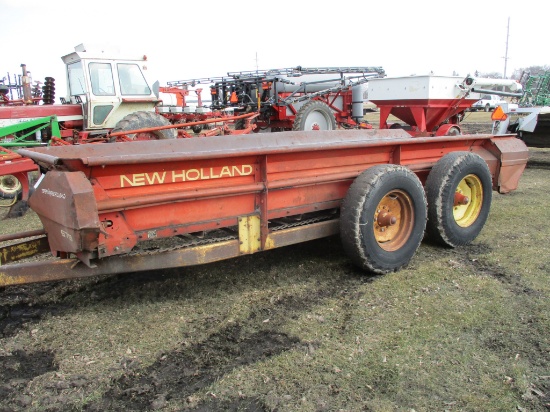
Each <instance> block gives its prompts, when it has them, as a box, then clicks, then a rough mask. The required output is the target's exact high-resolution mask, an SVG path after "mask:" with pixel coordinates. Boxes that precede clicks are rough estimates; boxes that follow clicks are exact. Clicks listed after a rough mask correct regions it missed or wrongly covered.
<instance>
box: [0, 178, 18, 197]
mask: <svg viewBox="0 0 550 412" xmlns="http://www.w3.org/2000/svg"><path fill="white" fill-rule="evenodd" d="M21 190H22V186H21V182H20V181H19V180H18V179H17V178H16V177H15V176H12V175H3V176H0V198H2V199H13V198H14V197H16V196H17V195H18V194H19V193H20V192H21Z"/></svg>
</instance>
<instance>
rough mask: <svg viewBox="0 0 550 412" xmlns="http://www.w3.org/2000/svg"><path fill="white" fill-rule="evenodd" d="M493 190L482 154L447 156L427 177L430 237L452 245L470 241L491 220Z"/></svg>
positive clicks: (456, 153) (461, 153)
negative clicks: (489, 218)
mask: <svg viewBox="0 0 550 412" xmlns="http://www.w3.org/2000/svg"><path fill="white" fill-rule="evenodd" d="M492 193H493V192H492V178H491V172H490V171H489V167H488V166H487V163H486V162H485V161H484V160H483V159H482V158H481V156H479V155H477V154H475V153H470V152H453V153H449V154H446V155H445V156H443V157H442V158H441V159H440V160H439V161H438V162H437V163H436V164H435V166H434V167H433V168H432V170H431V171H430V174H429V175H428V178H427V179H426V197H427V199H428V225H427V228H426V230H427V233H428V235H429V237H430V239H433V240H434V241H436V242H437V243H440V244H442V245H445V246H450V247H456V246H462V245H467V244H468V243H470V242H471V241H472V240H474V239H475V238H476V237H477V236H478V235H479V232H481V229H483V226H484V225H485V222H486V221H487V217H488V216H489V210H490V208H491V200H492Z"/></svg>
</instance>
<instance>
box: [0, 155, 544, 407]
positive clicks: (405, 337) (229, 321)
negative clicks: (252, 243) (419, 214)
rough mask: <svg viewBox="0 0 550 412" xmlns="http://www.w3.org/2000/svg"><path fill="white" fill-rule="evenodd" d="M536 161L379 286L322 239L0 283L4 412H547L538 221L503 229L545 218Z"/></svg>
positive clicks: (0, 399) (28, 221)
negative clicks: (476, 224) (213, 258)
mask: <svg viewBox="0 0 550 412" xmlns="http://www.w3.org/2000/svg"><path fill="white" fill-rule="evenodd" d="M549 169H550V150H536V151H532V152H531V157H530V163H529V168H528V169H527V171H526V175H525V176H524V177H523V178H522V181H521V185H520V189H521V190H518V193H514V194H513V195H510V196H508V197H503V198H497V199H496V201H495V206H494V208H495V211H494V212H491V213H492V215H491V219H492V221H491V223H490V225H489V228H487V229H485V230H484V232H483V236H482V237H481V238H480V239H479V240H476V242H474V244H472V245H470V246H467V247H464V248H458V249H455V250H448V249H441V248H438V247H435V246H433V245H430V244H429V243H424V244H423V245H422V246H421V249H420V250H419V252H418V256H417V258H415V260H414V262H412V263H411V265H410V267H408V268H407V269H405V270H403V271H401V272H399V273H396V274H391V275H387V276H384V277H371V276H365V275H364V274H362V273H359V272H358V271H357V270H356V269H355V268H353V267H352V266H351V264H350V263H349V261H348V260H347V258H346V256H345V255H344V253H343V251H342V250H341V247H340V244H339V240H338V239H335V238H330V239H324V240H319V241H314V242H309V243H306V244H303V245H297V246H294V247H289V248H284V249H280V250H275V251H272V252H268V253H265V254H260V255H254V256H247V257H243V258H239V259H233V260H230V261H226V262H219V263H215V264H211V265H206V266H201V267H195V268H187V269H184V270H177V269H174V270H166V271H158V272H148V273H140V274H125V275H112V276H101V277H95V278H90V279H83V280H73V281H62V282H49V283H43V284H34V285H26V286H18V287H6V288H3V289H0V411H20V410H46V411H72V410H86V411H118V410H132V411H143V410H192V411H212V410H223V411H226V410H227V411H294V410H303V411H332V410H345V411H355V410H373V411H377V410H380V411H383V410H387V411H393V410H404V411H405V410H407V411H410V410H418V411H421V410H472V411H475V410H508V411H517V410H526V411H544V410H550V409H549V408H550V396H549V392H550V359H549V358H550V354H549V350H550V346H549V342H548V336H549V334H550V330H549V325H550V323H549V320H548V309H549V305H548V298H549V294H548V288H547V287H546V286H545V285H547V284H548V281H547V280H548V273H549V272H550V263H549V259H550V258H549V256H550V254H548V251H549V249H548V244H547V243H546V244H541V243H542V242H538V245H534V244H532V243H529V239H533V238H534V237H535V232H536V231H537V230H539V229H540V230H542V231H543V232H544V231H546V230H547V229H548V225H547V226H543V225H542V223H541V225H539V226H536V225H535V226H533V227H534V228H535V229H533V228H530V229H528V228H527V227H526V226H525V227H523V229H522V230H517V229H510V232H506V230H505V228H506V226H509V227H510V228H512V227H513V224H512V223H511V222H515V221H516V220H518V218H517V216H516V215H512V216H510V215H509V213H512V211H514V210H515V208H517V209H518V213H519V216H520V217H521V218H523V219H529V220H530V221H531V223H533V224H534V222H532V221H533V220H534V219H539V218H540V219H545V220H548V213H547V212H545V211H544V210H543V209H542V208H541V206H536V201H539V202H541V203H540V204H541V205H544V204H546V206H547V205H548V204H550V203H549V201H550V194H548V192H549V191H548V185H549V184H550V173H549V172H548V170H549ZM544 193H546V197H542V196H544ZM533 194H536V196H537V199H539V198H538V196H541V198H540V199H539V200H536V199H535V196H534V195H533ZM501 199H502V200H501ZM529 203H532V204H529ZM537 207H538V208H537ZM521 208H526V209H525V211H522V210H521ZM529 212H530V213H529ZM2 213H4V212H2ZM544 213H546V214H544ZM514 216H516V217H514ZM15 221H17V222H20V225H23V224H24V225H27V226H28V227H21V230H24V229H28V228H32V227H33V226H35V225H36V224H37V220H36V219H35V217H33V216H32V212H29V214H27V215H26V216H25V217H24V218H21V219H20V220H10V221H9V222H8V221H3V222H4V223H5V226H4V230H5V229H6V228H7V227H8V226H10V225H13V224H14V222H15ZM537 228H538V229H537ZM541 228H542V229H541ZM491 231H493V233H494V236H493V235H492V234H491ZM528 231H531V236H530V237H529V238H527V237H524V235H525V233H524V232H528ZM497 232H498V234H497ZM545 233H546V234H545ZM545 233H540V234H539V235H540V236H541V237H542V239H544V238H546V241H548V236H547V235H548V232H547V231H546V232H545ZM537 236H538V235H537ZM514 239H515V240H514ZM524 247H525V248H526V249H525V250H523V248H524ZM536 247H538V249H536V250H534V249H535V248H536ZM516 253H517V255H516ZM523 255H525V256H527V255H529V256H535V258H530V260H525V261H523V260H522V258H523ZM525 259H527V258H525ZM537 260H538V262H535V261H537ZM525 262H532V264H533V265H534V266H533V268H534V269H531V266H529V265H531V263H529V264H527V263H525ZM541 277H542V278H543V279H541ZM484 406H485V407H484ZM480 408H481V409H480Z"/></svg>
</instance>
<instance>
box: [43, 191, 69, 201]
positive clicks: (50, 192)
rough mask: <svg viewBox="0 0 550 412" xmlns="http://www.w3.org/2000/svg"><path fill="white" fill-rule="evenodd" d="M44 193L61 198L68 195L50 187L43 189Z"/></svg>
mask: <svg viewBox="0 0 550 412" xmlns="http://www.w3.org/2000/svg"><path fill="white" fill-rule="evenodd" d="M42 193H43V194H45V195H48V196H52V197H58V198H60V199H65V198H66V197H67V195H66V194H65V193H59V192H54V191H53V190H50V189H42Z"/></svg>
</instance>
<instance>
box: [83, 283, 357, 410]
mask: <svg viewBox="0 0 550 412" xmlns="http://www.w3.org/2000/svg"><path fill="white" fill-rule="evenodd" d="M363 282H364V281H363V280H362V279H360V278H359V277H358V276H357V277H354V276H353V275H351V276H349V277H348V278H347V282H345V283H347V284H345V285H343V282H342V279H335V280H334V281H333V282H332V283H330V284H329V285H327V284H321V285H319V286H318V287H317V288H316V289H313V290H311V291H310V293H308V294H307V295H306V296H294V295H287V296H283V297H281V298H279V299H277V300H275V301H274V302H271V301H269V302H265V303H264V304H261V305H259V306H258V307H256V308H254V309H253V311H252V312H251V314H250V315H249V317H248V319H246V320H244V321H241V322H235V323H234V324H231V325H228V326H226V327H223V328H222V329H221V330H219V331H217V332H215V333H212V334H211V335H210V336H208V337H207V338H206V339H204V340H203V341H201V342H197V343H194V344H192V345H190V346H185V345H184V344H181V345H180V346H179V347H178V348H176V349H174V350H173V351H171V352H169V353H164V354H162V355H160V356H159V358H158V359H157V360H156V361H155V363H154V364H152V365H151V366H149V367H147V368H135V369H130V368H129V369H128V370H126V371H125V373H124V374H123V375H122V376H121V377H120V378H118V379H117V380H115V381H113V382H112V386H111V389H109V390H108V391H107V392H106V393H105V394H104V395H103V398H102V399H101V400H99V401H97V402H94V403H92V404H89V405H87V406H86V410H90V411H99V410H122V409H126V408H130V409H136V410H144V409H150V408H160V407H162V406H164V405H165V404H166V403H167V402H170V401H171V402H173V403H175V404H176V405H177V406H181V405H183V408H184V409H185V410H193V411H209V410H228V411H233V410H234V411H237V410H249V411H264V410H267V408H266V407H265V405H264V404H263V403H262V402H261V401H260V400H258V399H251V398H239V397H237V398H235V399H230V400H223V401H222V400H219V399H215V398H213V399H211V400H209V401H207V402H205V403H200V404H195V401H194V400H193V399H194V394H196V393H197V392H199V391H201V390H202V389H204V388H206V387H208V386H210V385H211V384H212V383H214V382H215V381H217V380H219V379H221V378H222V377H223V376H224V375H227V374H229V373H231V372H232V371H233V370H235V369H238V368H240V367H242V366H245V365H250V364H254V363H257V362H262V361H264V360H266V359H269V358H271V357H273V356H277V355H280V354H282V353H284V352H287V351H291V350H303V351H311V350H315V349H316V347H318V345H319V343H317V342H305V341H302V340H301V339H300V338H299V337H297V336H290V335H287V334H286V333H283V332H280V329H281V328H282V327H283V326H284V325H285V324H286V323H288V322H290V321H291V320H292V319H294V318H296V316H299V315H300V314H301V313H304V312H307V311H308V310H310V309H311V308H312V307H313V306H315V305H322V304H323V301H325V300H327V299H332V298H336V297H339V298H341V299H345V300H348V299H356V298H357V293H349V291H348V290H347V289H346V287H349V288H351V287H352V286H353V284H357V285H359V284H360V283H363ZM266 316H268V317H269V322H267V323H266V322H264V320H265V319H266Z"/></svg>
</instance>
